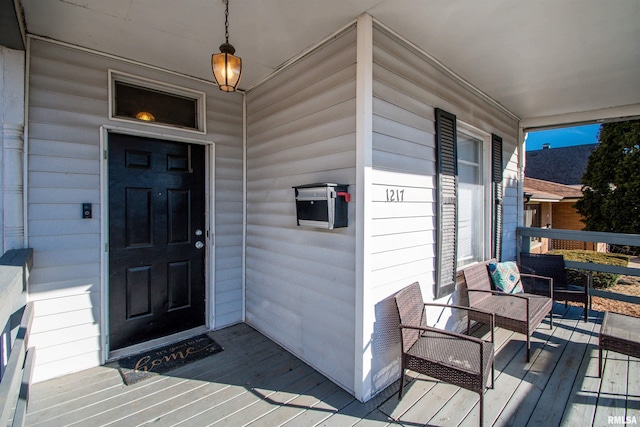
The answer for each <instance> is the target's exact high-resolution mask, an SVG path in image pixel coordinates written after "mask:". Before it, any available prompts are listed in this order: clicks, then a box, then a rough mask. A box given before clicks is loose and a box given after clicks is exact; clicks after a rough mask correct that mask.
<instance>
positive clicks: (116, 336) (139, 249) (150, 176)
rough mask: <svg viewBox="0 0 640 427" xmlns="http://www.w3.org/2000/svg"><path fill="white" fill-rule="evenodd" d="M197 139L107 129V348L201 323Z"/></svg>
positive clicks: (200, 158) (201, 201)
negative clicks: (171, 139)
mask: <svg viewBox="0 0 640 427" xmlns="http://www.w3.org/2000/svg"><path fill="white" fill-rule="evenodd" d="M204 154H205V148H204V146H201V145H193V144H182V143H176V142H168V141H163V140H156V139H150V138H141V137H136V136H129V135H120V134H109V331H110V332H109V348H110V350H116V349H119V348H123V347H127V346H130V345H133V344H138V343H141V342H145V341H148V340H150V339H154V338H159V337H162V336H166V335H169V334H172V333H176V332H180V331H184V330H187V329H191V328H194V327H197V326H201V325H204V324H205V280H204V276H205V275H204V260H205V247H204V246H205V245H204V243H205V228H204V226H205V219H204V211H205V196H204V194H205V192H204V176H205V173H204V165H205V160H204Z"/></svg>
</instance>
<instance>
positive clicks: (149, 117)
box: [136, 111, 156, 122]
mask: <svg viewBox="0 0 640 427" xmlns="http://www.w3.org/2000/svg"><path fill="white" fill-rule="evenodd" d="M136 119H138V120H143V121H145V122H155V121H156V118H155V117H153V114H151V113H149V112H147V111H140V112H139V113H138V114H136Z"/></svg>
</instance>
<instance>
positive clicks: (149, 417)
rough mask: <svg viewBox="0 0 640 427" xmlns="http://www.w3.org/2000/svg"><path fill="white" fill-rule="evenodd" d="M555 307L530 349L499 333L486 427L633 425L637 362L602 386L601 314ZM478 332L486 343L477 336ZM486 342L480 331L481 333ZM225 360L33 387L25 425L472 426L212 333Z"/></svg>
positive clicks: (253, 342)
mask: <svg viewBox="0 0 640 427" xmlns="http://www.w3.org/2000/svg"><path fill="white" fill-rule="evenodd" d="M581 315H582V310H581V309H580V308H578V307H569V308H565V307H564V305H562V304H555V306H554V328H553V329H552V330H550V329H549V328H548V323H547V321H546V320H545V322H544V323H543V324H542V325H541V326H540V327H539V328H538V329H537V330H536V332H535V333H534V335H533V337H532V352H531V361H530V362H529V363H525V357H524V352H525V344H524V342H525V340H524V336H523V335H522V334H515V333H513V332H510V331H507V330H504V329H497V330H496V336H495V346H496V349H497V354H496V384H495V388H494V389H489V390H487V392H486V393H485V426H488V425H495V426H508V425H518V426H545V427H546V426H549V425H562V426H581V427H582V426H585V425H598V426H599V425H607V424H608V421H609V417H610V416H619V417H623V418H621V419H624V417H633V416H635V417H636V418H640V382H639V381H638V378H639V376H640V360H639V359H637V358H633V357H627V356H624V355H621V354H617V353H615V352H608V353H607V352H605V356H606V358H607V359H606V363H605V370H604V375H603V378H602V380H600V379H599V378H598V376H597V369H598V367H597V366H598V347H597V344H598V331H599V330H600V324H601V321H602V313H599V312H594V311H592V312H591V313H590V319H589V322H588V323H585V322H584V321H583V320H581ZM481 332H482V331H481ZM484 332H485V333H486V331H484ZM211 336H212V337H213V338H214V339H215V340H216V341H217V342H218V343H219V344H220V345H222V346H223V347H224V349H225V350H224V351H223V352H221V353H218V354H215V355H213V356H210V357H207V358H205V359H201V360H199V361H196V362H194V363H191V364H189V365H186V366H184V367H181V368H178V369H176V370H173V371H171V372H169V373H167V374H165V375H158V376H155V377H153V378H150V379H147V380H144V381H141V382H139V383H136V384H133V385H130V386H126V385H124V384H123V383H122V379H121V377H120V374H119V373H118V371H117V370H116V369H114V368H113V367H109V366H103V367H97V368H92V369H89V370H86V371H83V372H79V373H74V374H71V375H67V376H64V377H61V378H58V379H54V380H49V381H46V382H42V383H38V384H34V385H33V387H32V393H31V401H30V405H29V410H28V415H27V425H31V426H39V427H48V426H56V427H57V426H63V425H75V426H92V427H93V426H139V425H145V424H153V425H156V426H175V425H180V426H234V427H235V426H245V425H250V426H253V427H272V426H288V427H296V426H304V427H307V426H313V425H323V426H340V427H342V426H345V425H349V426H352V425H358V426H372V427H373V426H375V427H378V426H380V427H386V426H395V425H404V426H418V425H430V426H431V425H433V426H456V427H466V426H477V425H478V413H479V411H478V404H477V403H478V394H477V393H473V392H469V391H468V390H464V389H461V388H459V387H455V386H453V385H450V384H445V383H441V382H437V381H435V380H433V379H431V378H428V377H425V376H422V375H418V374H416V373H412V372H407V375H406V376H405V382H406V386H405V393H404V396H403V398H402V400H398V395H397V392H398V388H399V381H396V382H395V383H394V384H392V385H391V386H390V387H388V388H387V389H386V390H384V391H382V392H381V393H380V394H378V395H377V396H375V397H374V398H373V399H371V400H370V401H368V402H366V403H361V402H359V401H357V400H356V399H354V397H353V396H351V395H350V394H349V393H347V392H346V391H344V390H342V389H341V388H340V387H338V386H337V385H336V384H334V383H333V382H331V381H330V380H328V379H327V378H326V377H325V376H323V375H321V374H320V373H318V372H316V371H315V370H313V369H312V368H311V367H309V366H308V365H307V364H305V363H304V362H302V361H301V360H300V359H298V358H296V357H294V356H293V355H291V354H290V353H288V352H287V351H286V350H284V349H283V348H281V347H279V346H278V345H277V344H276V343H274V342H272V341H270V340H269V339H267V338H266V337H265V336H264V335H262V334H260V333H258V332H257V331H255V330H254V329H253V328H251V327H250V326H248V325H245V324H240V325H235V326H232V327H229V328H225V329H222V330H220V331H215V332H212V333H211Z"/></svg>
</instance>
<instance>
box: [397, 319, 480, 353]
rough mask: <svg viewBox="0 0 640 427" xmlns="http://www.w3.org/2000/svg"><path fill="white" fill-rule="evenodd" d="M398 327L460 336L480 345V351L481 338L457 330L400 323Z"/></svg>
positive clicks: (455, 336)
mask: <svg viewBox="0 0 640 427" xmlns="http://www.w3.org/2000/svg"><path fill="white" fill-rule="evenodd" d="M399 328H400V329H415V330H418V331H424V332H434V333H436V334H442V335H448V336H450V337H454V338H460V339H464V340H467V341H472V342H475V343H477V344H479V345H480V351H482V342H483V341H484V340H483V339H482V338H477V337H472V336H470V335H465V334H461V333H458V332H453V331H447V330H445V329H440V328H434V327H432V326H411V325H403V324H402V323H401V324H400V325H399Z"/></svg>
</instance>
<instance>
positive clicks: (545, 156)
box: [525, 144, 598, 185]
mask: <svg viewBox="0 0 640 427" xmlns="http://www.w3.org/2000/svg"><path fill="white" fill-rule="evenodd" d="M597 146H598V144H587V145H575V146H573V147H560V148H543V149H542V150H533V151H527V152H526V167H525V175H526V176H527V177H530V178H536V179H541V180H544V181H551V182H557V183H560V184H565V185H579V184H580V183H581V182H580V181H581V179H582V175H583V174H584V171H585V170H586V169H587V161H588V160H589V155H591V152H592V151H593V150H595V149H596V147H597Z"/></svg>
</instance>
